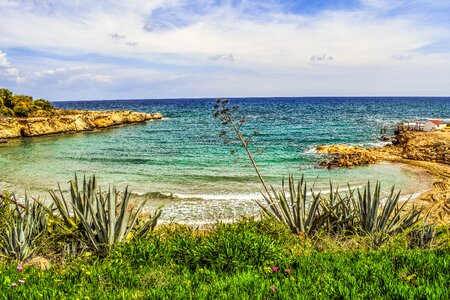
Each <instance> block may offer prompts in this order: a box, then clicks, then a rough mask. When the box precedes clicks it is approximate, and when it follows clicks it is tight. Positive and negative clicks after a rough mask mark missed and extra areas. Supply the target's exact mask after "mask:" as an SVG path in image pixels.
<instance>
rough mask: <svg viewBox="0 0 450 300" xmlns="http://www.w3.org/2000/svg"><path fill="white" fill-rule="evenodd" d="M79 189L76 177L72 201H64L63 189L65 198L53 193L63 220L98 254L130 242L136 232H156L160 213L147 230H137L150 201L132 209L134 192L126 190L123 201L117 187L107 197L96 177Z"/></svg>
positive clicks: (72, 183) (72, 181) (72, 189)
mask: <svg viewBox="0 0 450 300" xmlns="http://www.w3.org/2000/svg"><path fill="white" fill-rule="evenodd" d="M78 186H79V185H78V179H77V177H76V176H75V179H74V180H71V182H70V200H67V199H66V198H64V196H63V193H62V191H61V188H60V187H59V190H60V194H61V197H59V196H57V194H56V193H52V198H53V200H54V201H55V204H56V208H57V209H58V210H59V213H60V215H61V216H62V220H63V221H64V222H66V223H67V224H74V223H75V224H76V227H77V228H78V229H79V230H80V231H81V233H82V235H83V236H84V237H85V238H86V240H87V241H88V243H89V245H90V246H91V247H92V249H93V250H95V251H98V252H107V251H109V249H110V247H111V246H112V245H114V244H115V243H118V242H124V241H126V240H127V238H128V237H129V236H130V233H131V232H133V231H136V232H137V233H139V234H143V233H146V232H148V231H149V230H153V228H154V227H155V225H156V223H157V220H158V218H159V217H160V215H161V212H160V210H159V209H158V210H157V211H156V212H155V213H154V214H153V216H151V217H150V218H149V219H148V220H146V222H145V223H144V225H143V226H141V227H140V228H137V226H136V225H137V220H138V218H139V216H140V214H141V212H142V209H143V207H144V205H145V204H146V201H144V202H143V203H142V204H141V205H140V206H139V207H138V208H137V209H135V206H131V207H129V203H130V196H131V192H130V191H129V189H128V187H126V188H125V191H124V192H123V196H122V199H119V198H120V194H121V193H120V192H118V191H117V189H116V188H114V187H110V188H109V189H108V191H107V192H106V193H103V192H102V190H101V188H100V187H98V186H97V183H96V178H95V177H91V178H89V179H86V177H85V178H84V180H83V185H82V189H81V190H80V189H79V188H78ZM69 207H71V208H72V210H73V215H71V214H70V212H69ZM72 227H73V226H72ZM139 234H135V236H137V235H139Z"/></svg>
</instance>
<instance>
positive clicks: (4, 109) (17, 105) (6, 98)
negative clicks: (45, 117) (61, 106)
mask: <svg viewBox="0 0 450 300" xmlns="http://www.w3.org/2000/svg"><path fill="white" fill-rule="evenodd" d="M52 110H54V107H53V106H52V105H51V103H50V102H49V101H47V100H44V99H38V100H36V101H33V97H30V96H25V95H13V93H12V92H11V91H9V90H7V89H0V115H3V116H8V117H14V116H17V117H28V116H29V115H30V114H31V113H33V112H35V111H44V112H48V111H52Z"/></svg>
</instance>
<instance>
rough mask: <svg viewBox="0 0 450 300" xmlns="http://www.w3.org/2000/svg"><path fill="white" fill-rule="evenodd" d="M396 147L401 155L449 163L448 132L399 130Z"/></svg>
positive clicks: (449, 139) (449, 133)
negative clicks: (399, 149)
mask: <svg viewBox="0 0 450 300" xmlns="http://www.w3.org/2000/svg"><path fill="white" fill-rule="evenodd" d="M397 141H398V142H397V147H400V148H401V149H402V153H401V157H402V158H406V159H413V160H421V161H431V162H438V163H443V164H447V165H450V132H448V131H435V132H407V131H406V132H401V133H400V134H399V135H398V137H397Z"/></svg>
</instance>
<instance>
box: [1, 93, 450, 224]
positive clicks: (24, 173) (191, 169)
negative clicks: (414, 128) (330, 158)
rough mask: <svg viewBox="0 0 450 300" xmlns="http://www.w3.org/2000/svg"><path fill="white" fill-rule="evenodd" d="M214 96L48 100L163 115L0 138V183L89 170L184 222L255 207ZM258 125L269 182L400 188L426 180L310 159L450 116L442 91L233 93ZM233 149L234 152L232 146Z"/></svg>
mask: <svg viewBox="0 0 450 300" xmlns="http://www.w3.org/2000/svg"><path fill="white" fill-rule="evenodd" d="M214 102H215V99H161V100H120V101H119V100H113V101H71V102H54V105H55V106H56V107H58V108H63V109H87V110H113V109H120V110H134V111H143V112H157V111H158V112H161V113H162V114H163V115H164V117H165V119H164V120H163V121H154V122H148V123H145V124H138V125H130V126H123V127H117V128H112V129H108V130H101V131H96V132H83V133H76V134H65V135H54V136H44V137H35V138H23V139H20V140H14V141H11V142H9V143H8V144H7V145H0V170H1V171H0V189H2V190H4V189H8V190H12V191H14V192H16V193H17V194H18V195H23V194H24V193H25V188H26V189H27V193H28V194H30V195H41V196H42V197H47V198H48V196H46V191H47V190H48V189H51V188H56V187H57V183H58V182H59V183H60V184H61V186H62V187H65V186H67V184H66V183H67V181H69V180H70V179H71V178H73V176H74V174H75V173H76V174H78V176H83V175H86V176H90V175H93V174H95V175H96V176H97V177H98V179H99V182H100V184H101V185H102V186H105V187H106V186H108V185H109V184H114V185H116V186H119V187H121V188H122V187H124V186H126V185H129V186H130V188H131V190H132V191H133V193H134V194H135V195H136V196H137V197H139V198H150V207H152V208H153V207H156V206H158V205H160V204H165V205H166V209H165V211H164V215H163V218H164V219H166V220H168V219H174V220H176V221H182V222H192V223H196V222H199V223H201V222H205V221H213V220H217V219H224V220H225V219H232V218H236V217H238V216H240V215H242V214H253V213H255V212H256V211H257V208H256V206H255V205H254V202H253V200H254V199H260V198H261V197H260V196H259V190H260V186H259V184H258V181H257V177H256V176H255V174H254V171H253V169H251V168H250V167H249V166H248V162H247V160H246V159H245V156H244V153H243V151H241V149H240V148H239V147H238V146H233V145H224V144H223V138H221V137H219V135H218V132H219V130H220V129H221V126H220V123H219V122H218V121H217V120H215V119H214V118H213V105H214ZM231 102H232V105H237V106H239V107H240V113H241V114H242V115H244V116H246V117H247V123H246V124H245V125H244V127H243V128H244V131H245V132H253V131H254V130H257V131H258V132H259V133H258V135H256V136H255V138H254V142H253V143H252V145H251V147H252V148H253V150H254V151H255V152H254V153H255V154H256V160H257V163H258V165H259V166H260V168H261V171H262V173H263V174H264V175H265V178H266V179H267V180H268V182H269V183H271V184H273V185H275V186H279V185H280V184H281V179H282V177H283V176H288V175H289V174H293V175H294V176H296V177H297V178H298V177H300V176H302V175H304V176H305V177H306V178H307V180H308V181H309V182H311V183H314V184H315V187H316V188H317V189H318V190H327V189H328V185H329V181H330V180H331V181H332V182H333V183H334V184H335V186H338V185H339V186H340V187H341V188H342V189H345V188H346V185H347V183H349V184H350V185H351V186H353V187H357V186H361V185H363V184H364V183H366V182H367V180H371V181H375V180H381V182H382V184H383V186H385V187H386V188H387V187H390V186H391V185H393V184H395V185H396V186H397V187H398V188H400V189H402V190H403V191H404V195H405V196H407V194H412V193H416V192H420V191H421V190H423V189H426V188H427V184H428V183H427V182H425V181H426V180H425V179H424V176H423V174H420V173H419V172H417V171H415V170H412V169H411V168H408V167H404V166H402V165H398V164H395V165H394V164H388V163H381V164H377V165H371V166H367V167H359V168H354V169H334V170H327V169H324V168H318V167H317V164H318V162H319V161H320V160H321V159H323V156H319V155H317V154H315V152H314V148H315V147H316V146H318V145H323V144H350V145H357V146H374V145H379V146H382V145H383V144H384V143H383V142H381V141H380V140H379V139H378V138H379V136H380V128H381V127H382V126H393V125H395V124H396V123H397V122H400V121H405V120H409V121H410V120H419V119H428V118H437V119H449V118H450V98H449V97H442V98H439V97H433V98H430V97H411V98H408V97H339V98H335V97H323V98H321V97H314V98H239V99H231ZM232 149H237V150H239V151H238V152H237V153H236V154H235V155H231V154H230V150H232Z"/></svg>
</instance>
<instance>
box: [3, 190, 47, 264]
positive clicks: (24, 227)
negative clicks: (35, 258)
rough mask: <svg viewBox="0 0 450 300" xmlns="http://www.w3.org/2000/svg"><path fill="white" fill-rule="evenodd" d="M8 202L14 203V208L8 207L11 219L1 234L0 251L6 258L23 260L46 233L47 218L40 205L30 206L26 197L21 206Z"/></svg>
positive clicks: (30, 253) (31, 252)
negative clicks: (0, 243) (0, 250)
mask: <svg viewBox="0 0 450 300" xmlns="http://www.w3.org/2000/svg"><path fill="white" fill-rule="evenodd" d="M8 202H10V203H14V206H13V207H12V205H11V204H9V205H8V208H9V209H10V214H11V215H12V218H10V219H9V224H6V230H5V231H4V232H2V234H1V239H2V241H3V243H2V244H3V249H2V250H3V253H4V254H5V255H6V256H12V257H15V258H16V259H17V260H24V259H26V258H28V257H30V256H31V255H32V254H33V252H34V251H35V249H36V241H37V239H38V238H39V237H40V236H41V235H42V234H44V233H45V232H46V227H47V216H46V214H45V209H44V208H43V207H42V206H41V205H40V204H38V203H37V202H34V201H33V203H31V204H30V202H29V200H28V198H27V197H26V196H25V204H24V205H23V206H22V205H19V203H18V202H17V200H15V199H14V200H13V201H12V200H11V199H9V201H8ZM6 205H7V204H6Z"/></svg>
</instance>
